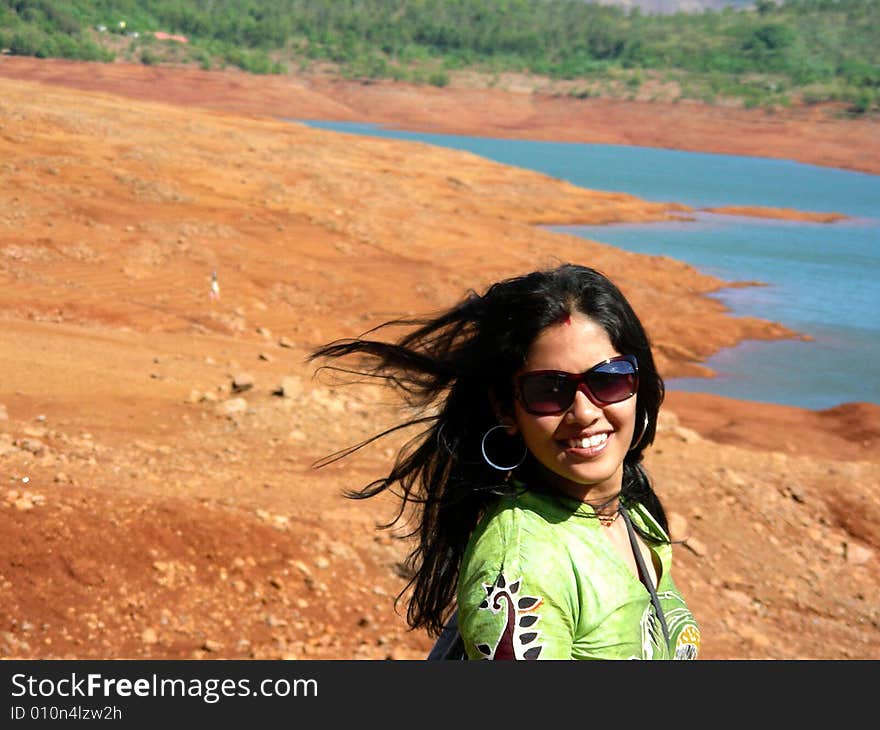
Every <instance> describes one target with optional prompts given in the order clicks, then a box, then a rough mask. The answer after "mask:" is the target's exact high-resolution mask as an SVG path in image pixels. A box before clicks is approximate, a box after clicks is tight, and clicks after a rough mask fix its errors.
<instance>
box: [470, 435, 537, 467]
mask: <svg viewBox="0 0 880 730" xmlns="http://www.w3.org/2000/svg"><path fill="white" fill-rule="evenodd" d="M499 428H507V426H503V425H501V424H498V425H497V426H492V428H490V429H489V430H488V431H486V433H484V434H483V439H482V440H481V441H480V449H481V450H482V452H483V458H484V459H485V460H486V463H487V464H488V465H489V466H491V467H492V468H493V469H497V470H498V471H513V470H514V469H516V468H517V467H518V466H520V465H521V464H522V463H523V462H524V461H525V460H526V456H528V453H529V447H528V446H526V445H525V444H523V455H522V457H521V458H520V460H519V461H518V462H516V464H514V465H513V466H499V465H498V464H496V463H495V462H494V461H492V460H491V459H490V458H489V457H488V456H487V455H486V439H487V438H489V434H490V433H492V432H493V431H497V430H498V429H499Z"/></svg>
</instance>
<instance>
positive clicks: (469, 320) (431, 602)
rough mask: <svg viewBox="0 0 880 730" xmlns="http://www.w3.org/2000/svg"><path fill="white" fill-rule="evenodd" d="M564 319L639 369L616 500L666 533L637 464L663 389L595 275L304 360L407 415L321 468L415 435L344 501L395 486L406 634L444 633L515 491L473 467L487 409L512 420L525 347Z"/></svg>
mask: <svg viewBox="0 0 880 730" xmlns="http://www.w3.org/2000/svg"><path fill="white" fill-rule="evenodd" d="M574 312H580V313H582V314H584V315H586V316H588V317H589V318H591V319H592V320H593V321H595V322H596V323H597V324H599V325H600V326H602V327H603V328H604V329H605V331H606V332H607V333H608V337H609V339H610V340H611V343H612V345H613V346H614V347H615V349H616V350H617V351H618V352H620V353H622V354H629V355H635V356H636V358H637V359H638V363H639V390H638V393H637V400H636V418H635V424H636V425H635V429H636V435H635V436H634V438H633V441H634V443H633V446H632V448H631V449H630V451H629V452H628V453H627V455H626V457H625V459H624V463H623V485H622V491H621V499H622V500H623V501H624V502H627V503H632V502H641V503H642V504H643V505H644V506H645V507H646V508H647V509H648V510H649V511H650V512H651V514H652V515H653V516H654V517H655V519H656V520H657V521H658V522H659V523H660V524H661V525H662V526H663V528H664V530H667V523H666V516H665V513H664V511H663V507H662V505H661V504H660V501H659V499H658V498H657V496H656V494H655V493H654V491H653V489H652V487H651V484H650V481H649V479H648V476H647V474H646V472H645V470H644V468H643V467H642V464H641V462H642V454H643V451H644V449H645V448H646V447H647V446H648V445H650V444H651V443H652V441H653V440H654V434H655V430H656V425H657V412H658V410H659V408H660V404H661V403H662V401H663V395H664V387H663V381H662V379H661V377H660V375H659V373H658V372H657V369H656V367H655V365H654V358H653V356H652V354H651V347H650V343H649V341H648V337H647V335H646V333H645V331H644V329H643V327H642V324H641V322H640V321H639V319H638V317H637V316H636V314H635V312H634V311H633V309H632V307H631V306H630V304H629V302H628V301H627V300H626V298H625V297H624V296H623V294H622V293H621V291H620V290H619V289H618V288H617V286H615V284H614V283H612V282H611V281H610V280H609V279H608V278H607V277H605V276H604V275H603V274H601V273H599V272H598V271H596V270H594V269H591V268H588V267H585V266H579V265H575V264H564V265H562V266H559V267H557V268H554V269H550V270H542V271H535V272H532V273H529V274H526V275H523V276H518V277H514V278H510V279H506V280H503V281H499V282H497V283H495V284H493V285H492V286H490V287H489V288H488V289H487V290H486V291H485V293H484V294H482V295H479V294H476V293H475V292H470V293H469V295H468V296H467V297H465V298H464V299H463V300H462V301H460V302H459V303H458V304H456V305H455V306H453V307H451V308H450V309H449V310H447V311H445V312H442V313H440V314H438V315H436V316H434V317H426V318H418V319H406V320H394V321H391V322H386V323H385V324H382V325H379V327H377V328H375V329H373V330H371V331H370V332H368V333H366V334H365V335H362V336H361V337H358V338H356V339H348V340H338V341H336V342H331V343H330V344H328V345H325V346H323V347H320V348H318V349H316V350H315V351H314V352H313V353H312V354H311V356H310V360H316V359H331V360H335V359H339V358H350V357H354V358H355V362H354V363H353V364H352V365H351V366H345V367H336V366H330V365H326V366H325V367H332V368H333V369H337V370H342V371H344V372H348V373H353V374H358V375H361V376H370V377H375V378H380V379H382V380H383V381H384V382H386V383H387V384H388V385H390V386H392V387H393V388H395V389H397V390H398V391H399V392H400V393H401V394H402V395H403V397H404V399H405V401H406V402H407V403H408V404H409V405H410V406H413V407H415V409H416V410H415V415H414V416H412V417H411V418H409V419H407V420H406V421H405V422H403V423H401V424H399V425H397V426H394V427H393V428H391V429H388V430H386V431H384V432H382V433H380V434H377V435H376V436H373V437H372V438H370V439H368V440H367V441H365V442H363V443H361V444H359V445H357V446H355V447H352V448H350V449H346V450H345V451H343V452H339V453H337V454H334V455H331V457H328V458H327V459H325V460H323V462H322V463H329V462H330V461H333V460H336V459H338V458H341V457H343V456H345V455H347V454H349V453H351V452H352V451H354V450H356V449H358V448H360V447H361V446H364V445H365V444H367V443H370V442H371V441H374V440H375V439H378V438H381V437H382V436H385V435H387V434H389V433H392V432H396V431H398V430H400V429H407V428H411V427H418V428H419V429H420V431H419V433H418V434H417V436H416V437H414V438H413V439H411V440H410V441H409V442H407V444H406V445H405V446H404V447H403V448H401V450H400V451H399V452H398V454H397V458H396V460H395V462H394V465H393V467H392V468H391V471H390V472H389V473H388V474H387V476H385V477H382V478H381V479H377V480H375V481H373V482H371V483H369V484H367V485H366V486H364V487H363V488H361V489H358V490H349V491H348V492H347V496H349V497H352V498H355V499H365V498H369V497H372V496H374V495H376V494H379V493H381V492H383V491H385V490H389V489H392V488H394V487H395V486H399V488H400V497H401V503H400V510H399V512H398V513H397V515H396V517H395V518H394V519H392V520H391V521H390V522H389V523H388V525H386V526H391V525H393V524H396V523H397V521H398V520H400V519H401V518H402V517H403V515H404V514H405V512H406V511H407V508H408V507H414V508H415V509H416V511H417V520H416V527H415V528H414V529H413V530H412V531H411V532H410V533H409V535H408V536H410V537H411V536H413V535H417V536H418V542H417V545H416V547H415V548H414V549H413V550H412V552H411V553H410V554H409V557H408V559H407V567H408V568H409V570H410V571H411V575H412V578H411V580H410V581H409V583H408V584H407V586H406V587H405V588H404V590H403V591H402V592H401V594H400V595H401V596H402V595H403V594H404V593H405V592H406V590H407V589H408V588H412V595H411V598H410V600H409V606H408V609H407V621H408V623H409V625H410V626H411V627H412V628H419V627H423V628H426V629H427V630H428V632H429V634H431V635H436V634H439V632H440V631H441V630H442V628H443V626H444V623H445V621H446V619H447V618H448V616H449V614H450V613H451V611H452V609H453V607H454V600H455V591H456V584H457V581H458V571H459V566H460V563H461V558H462V555H463V553H464V550H465V548H466V546H467V542H468V539H469V537H470V535H471V533H472V531H473V529H474V527H475V526H476V524H477V522H478V520H479V518H480V517H481V515H482V514H483V512H484V511H485V510H486V508H487V507H488V506H489V505H490V504H492V503H493V502H494V501H495V500H496V499H497V498H498V496H499V495H503V494H507V493H510V492H512V491H513V489H514V488H515V487H514V486H512V484H511V482H509V481H506V480H505V478H504V475H503V474H502V473H501V472H499V471H498V470H497V469H494V468H492V467H490V466H489V465H488V464H487V463H486V461H485V460H484V459H483V458H482V455H481V450H480V445H481V440H482V438H483V435H484V434H485V432H486V431H487V430H488V429H489V428H492V427H493V426H496V425H498V416H497V413H496V410H495V409H494V408H493V399H494V402H495V404H496V406H497V407H500V408H502V409H505V410H508V411H512V410H513V399H514V390H513V375H514V373H515V372H516V371H517V370H519V369H520V368H521V367H522V365H523V363H524V362H525V359H526V355H527V353H528V350H529V347H530V346H531V344H532V343H533V341H534V340H535V338H536V337H537V336H538V334H539V333H540V332H542V331H543V330H544V329H545V328H546V327H548V326H549V325H551V324H553V323H555V322H559V321H560V320H562V319H564V318H565V317H567V316H570V315H571V314H572V313H574ZM398 325H403V326H406V327H408V328H409V330H410V331H409V332H408V334H405V335H404V336H402V337H400V338H399V339H398V340H397V341H396V342H384V341H381V340H380V339H377V338H376V333H377V332H378V331H379V330H382V329H383V328H386V327H390V326H398ZM643 424H644V430H643V431H641V427H642V425H643ZM640 431H641V436H639V435H638V434H639V433H640ZM526 463H528V462H526ZM667 531H668V530H667Z"/></svg>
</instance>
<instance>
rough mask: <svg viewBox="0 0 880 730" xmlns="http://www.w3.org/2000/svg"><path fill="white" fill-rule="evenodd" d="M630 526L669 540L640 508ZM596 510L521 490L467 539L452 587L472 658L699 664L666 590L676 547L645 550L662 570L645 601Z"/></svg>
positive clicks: (686, 617) (684, 616)
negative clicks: (654, 590)
mask: <svg viewBox="0 0 880 730" xmlns="http://www.w3.org/2000/svg"><path fill="white" fill-rule="evenodd" d="M627 513H628V514H629V516H630V518H631V520H632V522H633V525H634V526H637V527H639V528H641V529H643V530H644V531H645V532H647V533H648V534H650V535H654V536H656V537H658V538H659V539H662V540H668V537H667V535H666V533H665V532H664V531H663V529H662V528H661V527H660V525H659V524H658V523H657V522H656V520H654V518H653V517H652V516H651V514H650V513H649V512H648V510H647V509H645V507H643V506H642V505H641V504H636V505H632V506H630V507H629V508H628V509H627ZM603 529H604V528H603V527H602V526H601V525H600V523H599V520H598V519H596V516H595V512H594V511H593V508H592V507H590V506H589V505H587V504H584V503H583V502H578V501H576V500H573V499H570V498H567V497H555V496H552V495H547V494H541V493H536V492H530V491H522V492H521V493H519V494H517V495H516V496H514V497H505V498H502V499H501V500H499V502H498V504H497V505H496V506H495V507H494V508H493V509H491V510H490V511H489V512H488V513H487V514H486V515H485V516H484V517H483V519H482V520H481V521H480V524H479V525H478V526H477V529H476V530H475V531H474V534H473V536H472V537H471V540H470V543H469V544H468V548H467V550H466V552H465V555H464V559H463V561H462V566H461V574H460V577H459V584H458V624H459V629H460V631H461V634H462V637H463V638H464V643H465V649H466V651H467V654H468V657H469V658H471V659H669V658H674V659H695V658H696V656H697V653H698V651H699V647H700V630H699V628H698V627H697V624H696V621H695V620H694V617H693V615H692V614H691V612H690V611H689V610H688V608H687V606H686V605H685V602H684V599H683V598H682V596H681V594H680V593H679V591H678V589H677V588H676V587H675V584H674V583H673V582H672V576H671V570H670V569H671V567H672V546H671V545H670V544H669V543H668V542H663V543H650V542H649V543H648V544H649V547H650V549H651V550H652V551H653V552H654V553H655V554H656V556H657V557H658V558H659V560H660V564H661V565H662V572H661V574H660V583H659V586H658V587H657V594H658V597H659V600H660V605H661V607H662V609H663V614H664V617H665V619H666V624H667V627H668V629H669V647H668V648H667V646H666V645H665V641H664V638H663V632H662V629H661V627H660V623H659V621H658V620H657V617H656V614H655V611H654V608H653V605H652V603H651V596H650V593H649V592H648V589H647V588H646V587H645V585H644V584H643V583H642V582H641V581H640V580H639V579H638V578H636V576H635V575H634V574H633V573H632V571H631V570H630V569H629V567H628V566H627V565H626V563H625V562H624V560H623V558H622V557H621V556H620V554H619V553H618V552H617V551H616V549H615V548H614V546H613V545H612V544H611V541H610V540H609V539H608V537H607V536H606V535H604V534H602V531H603Z"/></svg>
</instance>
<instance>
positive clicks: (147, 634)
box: [141, 627, 159, 644]
mask: <svg viewBox="0 0 880 730" xmlns="http://www.w3.org/2000/svg"><path fill="white" fill-rule="evenodd" d="M141 641H142V642H143V643H144V644H157V643H158V642H159V635H158V634H157V633H156V629H154V628H152V627H147V628H146V629H144V630H143V631H142V632H141Z"/></svg>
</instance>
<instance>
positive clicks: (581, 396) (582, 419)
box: [565, 383, 602, 424]
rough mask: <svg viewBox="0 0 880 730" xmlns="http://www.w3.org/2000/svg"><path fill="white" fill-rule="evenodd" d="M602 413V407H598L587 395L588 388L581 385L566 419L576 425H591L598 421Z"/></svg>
mask: <svg viewBox="0 0 880 730" xmlns="http://www.w3.org/2000/svg"><path fill="white" fill-rule="evenodd" d="M601 413H602V408H601V406H598V405H596V404H595V403H593V401H592V400H591V399H590V397H589V396H588V395H587V390H586V386H585V385H584V384H583V383H581V384H580V385H579V386H578V389H577V391H576V392H575V394H574V402H573V403H572V404H571V408H569V409H568V412H567V413H566V414H565V415H566V418H568V419H569V420H570V421H573V422H575V423H584V424H589V423H593V422H594V421H596V420H597V419H598V418H599V416H600V414H601Z"/></svg>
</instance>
